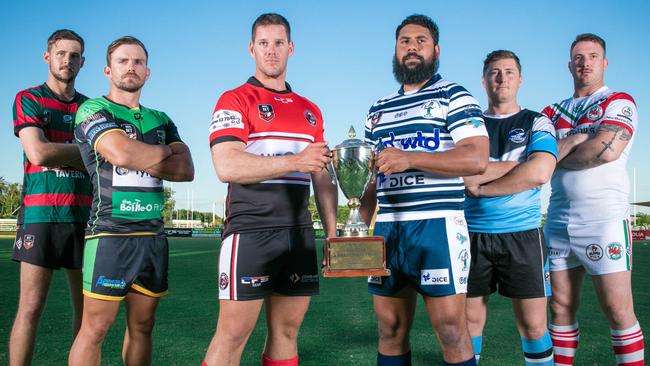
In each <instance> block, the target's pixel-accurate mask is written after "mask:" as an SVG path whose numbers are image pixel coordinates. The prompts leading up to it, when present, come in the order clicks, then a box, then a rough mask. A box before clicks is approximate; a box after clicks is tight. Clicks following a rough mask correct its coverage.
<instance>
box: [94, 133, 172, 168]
mask: <svg viewBox="0 0 650 366" xmlns="http://www.w3.org/2000/svg"><path fill="white" fill-rule="evenodd" d="M95 144H96V146H95V149H96V150H97V152H98V153H100V154H101V155H102V156H103V157H104V159H106V160H108V162H109V163H111V164H113V165H114V166H119V167H122V168H126V169H131V170H145V171H146V170H147V169H149V168H151V167H153V166H154V165H156V164H159V163H160V162H162V161H163V160H164V159H166V158H167V157H168V156H170V155H171V154H172V151H171V149H170V148H169V146H167V145H149V144H145V143H144V142H140V141H137V140H134V139H130V138H129V137H128V136H127V135H126V133H124V131H122V130H118V129H115V130H109V131H107V132H106V133H105V134H104V135H103V136H102V137H100V138H99V140H97V142H96V143H95Z"/></svg>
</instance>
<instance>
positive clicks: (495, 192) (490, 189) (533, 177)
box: [473, 152, 555, 197]
mask: <svg viewBox="0 0 650 366" xmlns="http://www.w3.org/2000/svg"><path fill="white" fill-rule="evenodd" d="M554 169H555V156H553V155H552V154H549V153H546V152H534V153H532V154H531V155H530V156H529V157H528V160H527V161H525V162H523V163H521V164H519V165H517V166H516V167H514V168H513V169H512V170H511V171H510V172H508V174H506V175H504V176H503V177H501V178H499V179H496V180H494V181H492V182H490V183H487V184H485V185H480V186H479V187H478V190H477V191H475V192H473V193H475V195H476V196H477V197H496V196H505V195H510V194H515V193H519V192H524V191H527V190H529V189H533V188H537V187H539V186H541V185H543V184H544V183H546V182H548V180H549V179H550V178H551V175H552V174H553V170H554Z"/></svg>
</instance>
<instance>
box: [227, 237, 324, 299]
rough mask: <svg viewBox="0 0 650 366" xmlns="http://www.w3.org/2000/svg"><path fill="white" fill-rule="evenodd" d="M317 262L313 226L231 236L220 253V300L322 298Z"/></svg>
mask: <svg viewBox="0 0 650 366" xmlns="http://www.w3.org/2000/svg"><path fill="white" fill-rule="evenodd" d="M317 262H318V259H317V256H316V243H315V240H314V229H313V228H311V227H304V228H288V229H276V230H264V231H255V232H244V233H234V234H231V235H228V236H227V237H226V238H224V240H223V241H222V243H221V251H220V253H219V299H222V300H255V299H262V298H265V297H267V296H269V295H271V294H272V293H279V294H282V295H287V296H311V295H318V279H319V278H318V277H319V273H318V271H319V270H318V263H317Z"/></svg>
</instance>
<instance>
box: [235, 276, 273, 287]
mask: <svg viewBox="0 0 650 366" xmlns="http://www.w3.org/2000/svg"><path fill="white" fill-rule="evenodd" d="M266 282H269V276H253V277H242V278H241V283H242V285H250V286H252V287H260V286H262V284H263V283H266Z"/></svg>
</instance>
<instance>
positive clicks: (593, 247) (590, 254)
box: [549, 244, 603, 262]
mask: <svg viewBox="0 0 650 366" xmlns="http://www.w3.org/2000/svg"><path fill="white" fill-rule="evenodd" d="M549 253H550V252H549ZM549 255H550V254H549ZM558 255H559V253H558ZM586 255H587V258H589V259H590V260H592V261H594V262H596V261H599V260H600V258H602V257H603V248H601V247H600V245H598V244H589V245H587V249H586Z"/></svg>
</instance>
